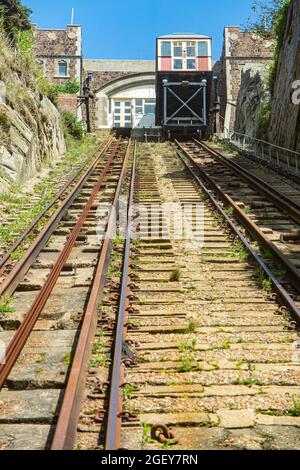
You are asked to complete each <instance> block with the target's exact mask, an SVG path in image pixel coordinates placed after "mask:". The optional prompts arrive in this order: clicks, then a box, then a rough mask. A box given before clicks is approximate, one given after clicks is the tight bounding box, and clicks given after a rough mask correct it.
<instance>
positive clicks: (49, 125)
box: [0, 93, 66, 192]
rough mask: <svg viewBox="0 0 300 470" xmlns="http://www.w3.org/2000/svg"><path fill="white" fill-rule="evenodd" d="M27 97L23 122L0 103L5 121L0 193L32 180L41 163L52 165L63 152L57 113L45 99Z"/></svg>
mask: <svg viewBox="0 0 300 470" xmlns="http://www.w3.org/2000/svg"><path fill="white" fill-rule="evenodd" d="M28 96H31V99H32V103H34V104H32V106H31V107H30V110H28V113H27V115H26V118H25V117H24V115H22V114H20V113H19V112H18V111H16V110H15V109H13V108H12V107H11V106H9V105H8V104H5V103H3V102H2V103H0V113H1V115H5V116H6V118H7V123H6V126H5V129H2V130H1V129H0V192H2V191H4V190H7V189H9V186H10V184H11V183H12V182H20V181H23V180H25V179H26V178H30V177H32V176H34V175H35V174H36V173H37V172H38V170H39V169H40V168H41V165H42V163H43V162H44V161H45V160H47V161H52V162H55V161H56V160H58V159H59V158H60V157H61V156H62V155H63V153H64V152H65V151H66V145H65V140H64V135H63V130H62V125H61V120H60V114H59V112H58V110H57V109H56V108H55V106H54V105H53V104H52V103H51V101H49V100H48V98H46V97H41V96H40V95H39V94H33V93H28ZM0 127H1V126H0ZM3 130H4V131H5V134H4V133H3ZM1 131H2V132H1Z"/></svg>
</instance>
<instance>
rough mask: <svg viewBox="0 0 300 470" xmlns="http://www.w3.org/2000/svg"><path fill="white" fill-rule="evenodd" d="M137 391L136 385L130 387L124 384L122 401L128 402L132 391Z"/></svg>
mask: <svg viewBox="0 0 300 470" xmlns="http://www.w3.org/2000/svg"><path fill="white" fill-rule="evenodd" d="M136 389H137V386H136V385H132V384H126V385H125V386H124V387H123V388H122V390H123V393H124V400H125V401H128V399H129V398H131V397H132V395H133V393H134V391H135V390H136Z"/></svg>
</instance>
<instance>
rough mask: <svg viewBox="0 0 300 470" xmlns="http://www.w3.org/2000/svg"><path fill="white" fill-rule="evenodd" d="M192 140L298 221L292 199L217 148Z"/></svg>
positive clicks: (299, 213)
mask: <svg viewBox="0 0 300 470" xmlns="http://www.w3.org/2000/svg"><path fill="white" fill-rule="evenodd" d="M194 142H195V143H196V144H197V145H198V146H199V148H202V149H203V150H205V151H206V152H208V153H209V154H210V155H212V156H214V157H215V158H216V159H217V160H218V161H220V162H221V163H223V164H224V165H225V166H227V167H228V168H230V169H231V170H232V171H233V172H234V173H236V174H238V175H239V176H240V177H241V178H242V179H243V180H244V181H246V182H247V183H251V185H252V186H253V187H255V188H256V189H257V190H258V191H259V192H261V193H262V194H264V195H266V196H267V197H268V198H269V199H271V200H272V201H273V202H274V204H276V206H277V207H280V208H281V209H283V210H284V211H285V212H287V214H288V215H289V216H290V217H291V218H292V219H293V220H294V221H295V222H297V223H300V205H299V204H297V203H296V202H295V201H292V200H291V199H290V198H289V197H288V196H286V195H285V194H282V193H280V192H279V191H277V189H275V188H273V187H272V186H271V185H269V184H268V183H267V182H266V181H263V180H262V179H261V178H259V177H258V176H256V175H254V174H252V173H251V172H250V171H248V170H246V169H245V168H243V167H242V166H241V165H239V164H238V163H236V162H233V161H231V160H229V159H228V158H226V157H225V156H224V155H222V154H221V153H220V152H218V150H215V149H212V148H211V147H209V145H207V144H206V143H204V142H199V141H198V140H196V139H194Z"/></svg>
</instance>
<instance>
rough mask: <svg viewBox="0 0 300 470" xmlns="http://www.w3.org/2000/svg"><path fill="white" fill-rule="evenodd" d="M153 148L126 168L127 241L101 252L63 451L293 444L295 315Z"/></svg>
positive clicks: (183, 176) (234, 232)
mask: <svg viewBox="0 0 300 470" xmlns="http://www.w3.org/2000/svg"><path fill="white" fill-rule="evenodd" d="M158 148H160V149H161V153H160V154H158V153H157V152H156V151H154V150H153V147H151V146H144V147H142V148H141V149H140V151H139V154H138V157H137V163H136V167H137V175H136V177H135V179H134V180H133V175H134V168H135V161H134V162H133V166H132V169H133V171H132V177H131V183H130V191H129V200H131V201H132V200H133V194H134V200H135V201H136V202H139V203H142V204H143V210H140V211H139V227H140V233H139V238H138V240H130V237H129V236H127V237H126V241H125V243H124V244H123V245H122V247H121V246H119V247H118V248H117V250H116V253H118V254H119V260H118V259H116V258H115V257H113V263H112V266H111V269H110V277H109V282H108V284H107V292H106V296H104V298H103V302H102V315H101V320H100V321H99V322H98V328H99V330H98V332H97V337H98V339H97V341H96V342H95V343H94V347H93V357H94V360H93V361H92V362H91V367H90V370H89V374H88V377H87V380H86V390H85V394H84V400H83V402H82V404H81V409H80V413H79V424H78V433H77V436H76V442H75V443H74V444H75V445H76V448H78V449H107V450H116V449H119V448H123V449H129V450H134V449H138V450H140V449H185V450H186V449H230V448H231V449H241V448H245V449H246V448H247V449H253V448H260V449H268V448H298V447H299V435H298V429H297V426H298V425H299V418H298V411H297V410H298V408H297V407H298V403H299V401H298V400H299V396H300V389H299V377H300V376H299V373H300V370H299V353H298V352H297V338H298V336H297V332H296V330H295V329H294V325H291V324H290V315H292V316H293V318H294V319H296V320H299V318H300V317H299V314H300V311H299V307H298V305H297V303H296V302H294V300H293V299H292V298H291V297H290V295H289V293H288V292H287V291H286V290H285V288H284V287H283V286H282V285H281V284H280V282H279V281H278V279H277V278H276V277H275V276H274V275H273V274H272V273H271V272H270V270H269V269H268V267H267V266H266V264H265V263H264V262H263V260H262V259H261V258H260V257H259V256H258V255H257V254H256V253H255V251H254V250H253V248H252V247H251V245H250V244H249V242H248V241H247V239H246V238H245V237H244V236H243V235H242V233H240V231H239V229H238V228H237V226H236V225H235V224H234V223H233V222H232V221H231V220H230V218H229V217H228V214H226V212H225V211H224V210H223V208H222V207H221V206H220V204H219V203H218V201H217V200H216V199H215V197H214V196H213V195H212V194H211V192H210V191H209V190H208V189H207V188H206V187H205V185H204V184H203V182H202V181H201V180H200V179H199V178H198V177H197V175H196V173H195V171H194V170H193V169H192V168H191V167H190V166H189V165H187V164H186V163H185V162H184V160H183V161H180V160H178V157H177V156H176V154H175V153H174V151H173V150H172V149H171V148H170V147H169V146H165V147H164V146H161V147H158ZM166 202H167V203H171V204H174V203H177V204H179V206H181V207H183V206H184V205H188V207H189V209H188V210H187V214H186V218H187V219H186V221H187V220H189V221H190V225H191V227H192V231H193V232H194V233H193V236H194V237H195V240H196V241H197V240H198V239H199V240H202V238H201V237H203V236H204V246H203V247H202V246H201V247H200V246H199V245H198V244H197V243H196V246H192V247H191V248H189V249H187V248H186V242H187V241H188V240H181V239H179V240H178V239H177V238H176V237H174V234H173V232H172V229H171V228H170V227H169V226H168V223H166V222H165V221H164V217H165V212H164V210H162V209H161V206H160V205H161V204H163V203H166ZM199 203H203V204H204V216H205V217H204V227H202V228H200V229H199V227H198V226H197V225H195V221H194V219H193V217H194V215H193V205H195V204H199ZM176 207H177V209H176V210H178V206H176ZM145 209H146V211H145ZM129 220H130V219H129ZM150 234H151V235H150ZM199 240H198V241H199ZM129 253H130V256H129ZM267 279H268V282H270V286H271V288H270V290H269V284H268V289H266V288H265V287H264V283H263V280H267ZM272 291H273V292H275V293H276V295H274V294H272ZM113 293H114V295H112V294H113ZM99 351H100V356H99ZM97 353H98V356H97ZM97 358H98V359H99V361H97ZM56 448H64V444H63V442H62V441H60V442H59V446H58V447H56Z"/></svg>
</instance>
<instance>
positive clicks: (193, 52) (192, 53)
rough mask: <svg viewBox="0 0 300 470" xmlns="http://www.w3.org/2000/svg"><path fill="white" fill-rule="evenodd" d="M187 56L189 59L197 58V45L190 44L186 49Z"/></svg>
mask: <svg viewBox="0 0 300 470" xmlns="http://www.w3.org/2000/svg"><path fill="white" fill-rule="evenodd" d="M186 55H187V57H195V56H196V43H194V42H188V43H187V47H186Z"/></svg>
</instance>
